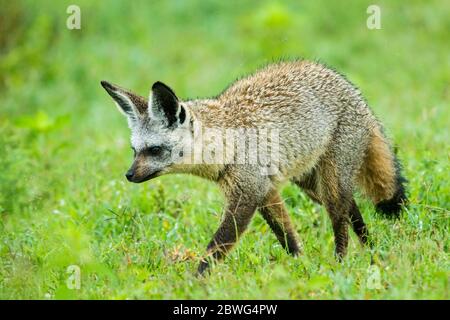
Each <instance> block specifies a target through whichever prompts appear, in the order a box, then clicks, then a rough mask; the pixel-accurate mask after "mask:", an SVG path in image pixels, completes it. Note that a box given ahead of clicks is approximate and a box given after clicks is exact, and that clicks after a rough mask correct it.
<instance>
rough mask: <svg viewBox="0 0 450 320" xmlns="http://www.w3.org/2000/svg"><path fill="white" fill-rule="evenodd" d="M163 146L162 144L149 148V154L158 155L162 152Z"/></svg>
mask: <svg viewBox="0 0 450 320" xmlns="http://www.w3.org/2000/svg"><path fill="white" fill-rule="evenodd" d="M161 151H162V147H160V146H152V147H150V148H148V149H147V154H148V155H150V156H157V155H159V154H160V153H161Z"/></svg>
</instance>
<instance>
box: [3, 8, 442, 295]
mask: <svg viewBox="0 0 450 320" xmlns="http://www.w3.org/2000/svg"><path fill="white" fill-rule="evenodd" d="M70 4H76V5H78V6H79V7H80V9H81V29H80V30H69V29H67V27H66V20H67V18H68V17H69V14H67V13H66V9H67V7H68V6H69V5H70ZM371 4H377V5H379V6H380V8H381V29H380V30H369V29H368V28H367V26H366V20H367V18H368V17H369V15H368V14H367V13H366V10H367V7H368V6H369V5H371ZM449 30H450V6H449V4H448V2H447V1H445V0H442V1H434V0H433V1H418V0H417V1H407V2H406V1H377V2H376V3H374V1H345V2H338V1H219V0H217V1H181V0H179V1H102V2H100V1H81V0H76V1H57V2H55V1H44V0H38V1H24V0H21V1H6V0H0V97H1V102H0V298H3V299H11V298H33V299H78V298H82V299H88V298H93V299H99V298H106V299H123V298H131V299H145V298H149V299H153V298H156V299H160V298H169V299H171V298H197V299H205V298H236V299H238V298H270V299H277V298H278V299H290V298H293V299H308V298H319V299H321V298H322V299H323V298H331V299H342V298H355V299H370V298H383V299H391V298H419V299H421V298H433V299H443V298H446V299H448V294H449V284H448V283H449V275H450V273H449V266H450V265H449V259H448V258H449V256H448V253H449V239H448V229H449V221H450V219H449V218H450V216H449V203H450V196H449V194H450V187H449V183H448V182H449V178H450V175H449V157H450V149H449V143H448V142H449V132H448V127H449V124H450V121H449V120H450V116H449V92H450V91H449V83H450V71H449V69H450V68H449V67H450V50H449V49H450V45H449V43H450V41H449V40H450V37H449ZM297 57H303V58H305V59H318V60H320V61H323V62H325V63H327V64H328V65H331V66H333V67H335V68H336V69H337V70H339V71H340V72H342V73H343V74H345V75H346V76H348V78H349V79H350V80H351V81H352V82H353V83H355V84H356V85H357V86H358V87H359V88H360V89H361V91H362V92H363V94H364V95H365V96H366V98H367V99H368V101H369V104H370V105H371V107H372V108H373V110H374V112H375V114H376V115H377V116H378V117H379V118H380V119H381V120H382V121H383V123H384V124H385V126H386V128H387V132H388V135H389V136H390V137H391V138H392V140H393V141H394V142H395V145H396V147H398V153H399V156H400V158H401V159H402V160H403V162H404V166H405V173H406V176H407V178H408V179H409V180H410V185H409V193H410V198H411V205H410V207H409V209H407V210H405V212H404V214H403V218H402V219H401V220H398V221H389V220H385V219H382V218H381V217H377V216H376V215H374V214H372V213H373V211H374V210H373V208H372V207H371V206H370V205H369V203H368V202H367V201H366V200H364V199H359V200H358V202H359V203H360V204H361V207H362V209H363V215H364V217H365V219H366V220H367V221H368V224H369V228H370V230H371V231H372V234H374V237H375V241H376V248H377V250H376V253H374V254H375V262H376V264H375V266H376V268H378V269H377V270H378V271H379V274H378V275H377V272H375V273H373V269H370V268H369V267H370V252H367V250H363V249H362V248H360V247H359V245H358V243H357V240H356V239H353V241H352V243H351V248H350V250H349V255H348V257H347V259H346V261H345V263H344V264H342V265H340V264H337V263H336V262H335V261H334V259H333V254H332V252H333V235H332V232H331V228H330V224H329V221H328V218H327V216H326V213H325V211H324V210H323V209H322V208H320V207H317V206H315V205H314V204H312V203H311V202H310V201H309V200H308V199H307V198H306V197H305V196H304V195H303V194H302V193H300V192H299V191H298V190H297V189H295V188H294V187H293V186H286V188H285V189H284V190H283V196H284V198H285V199H286V202H287V204H288V208H289V211H290V213H291V215H292V216H293V219H294V221H295V223H296V225H297V229H298V232H299V235H300V239H301V240H302V243H303V247H304V253H303V255H302V256H301V257H299V258H298V259H293V258H291V257H289V256H287V255H286V254H285V253H284V252H283V250H282V249H281V248H280V246H279V245H278V244H277V242H276V239H275V237H274V236H273V235H272V234H271V233H270V231H269V229H268V227H267V226H266V225H265V223H264V222H263V220H262V219H261V218H260V217H259V216H256V217H255V219H254V221H253V223H252V225H251V227H250V228H249V231H248V232H247V234H246V236H245V237H244V238H243V239H242V241H241V242H240V245H238V246H237V248H236V249H235V250H234V251H233V253H232V254H231V255H230V257H229V258H228V259H227V260H226V261H225V262H224V263H222V264H221V265H218V266H217V267H216V268H215V269H214V271H213V273H212V274H211V276H210V277H208V278H207V279H203V280H199V279H196V278H195V277H194V276H193V273H194V271H195V267H196V264H197V262H198V259H199V258H200V257H201V255H202V254H203V252H204V248H205V246H206V244H207V243H208V241H209V239H210V237H211V236H212V234H213V232H214V231H215V228H216V226H217V225H218V223H219V219H220V213H221V208H222V204H223V199H222V198H221V196H220V194H219V192H218V190H217V188H216V187H215V186H214V185H213V184H211V183H209V182H206V181H204V180H201V179H198V178H195V177H188V176H169V177H161V178H158V179H156V180H152V181H150V182H149V183H146V184H143V185H132V184H128V183H125V179H124V177H123V175H124V173H125V171H126V169H127V167H128V165H129V164H130V163H131V158H132V152H131V150H130V148H129V142H128V139H129V132H128V129H127V125H126V121H125V120H124V119H123V117H122V116H121V115H120V114H119V113H118V112H117V111H116V108H115V107H114V104H113V103H112V101H111V99H110V97H109V96H107V94H106V93H105V92H104V90H103V88H101V86H100V84H99V82H100V80H108V81H112V82H114V83H118V84H120V85H122V86H124V87H126V88H130V89H132V90H134V91H135V92H137V93H139V94H141V95H143V96H146V95H147V94H148V91H149V88H150V86H151V84H152V83H153V82H154V81H157V80H161V81H164V82H165V83H167V84H169V85H170V86H171V87H173V88H174V89H175V91H176V92H177V94H178V95H179V96H180V97H182V98H184V99H185V98H195V97H202V96H213V95H215V94H217V93H219V92H220V91H221V90H222V89H223V88H224V87H225V86H227V85H228V84H229V83H230V82H232V81H233V80H234V79H236V78H238V77H240V76H242V75H245V74H246V73H248V72H252V71H254V70H255V69H257V68H258V67H260V66H262V65H264V64H267V63H270V62H272V61H276V60H279V59H289V58H297ZM70 265H76V266H79V267H80V270H81V287H80V289H78V290H77V289H75V290H73V289H70V286H69V287H68V286H67V279H69V278H70V277H71V274H70V273H68V272H67V267H68V266H70ZM374 277H375V278H376V279H375V280H374ZM371 281H372V282H373V281H375V283H377V285H376V286H375V287H376V288H374V287H373V286H372V285H370V283H372V282H371Z"/></svg>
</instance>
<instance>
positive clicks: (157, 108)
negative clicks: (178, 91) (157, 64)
mask: <svg viewBox="0 0 450 320" xmlns="http://www.w3.org/2000/svg"><path fill="white" fill-rule="evenodd" d="M148 108H149V111H150V112H149V114H150V117H152V118H156V119H161V120H163V121H164V122H166V124H167V126H168V127H171V126H173V125H175V124H183V123H184V121H185V120H186V110H185V109H184V108H183V107H182V106H181V105H180V103H179V102H178V98H177V96H176V95H175V92H173V90H172V89H170V88H169V87H168V86H167V85H165V84H164V83H162V82H159V81H157V82H155V83H154V84H153V86H152V90H151V95H150V99H149V106H148Z"/></svg>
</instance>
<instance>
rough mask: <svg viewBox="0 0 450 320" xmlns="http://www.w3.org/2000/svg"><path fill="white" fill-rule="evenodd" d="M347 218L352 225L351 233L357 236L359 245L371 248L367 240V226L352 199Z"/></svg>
mask: <svg viewBox="0 0 450 320" xmlns="http://www.w3.org/2000/svg"><path fill="white" fill-rule="evenodd" d="M349 217H350V221H351V223H352V227H353V231H354V232H355V233H356V235H357V236H358V238H359V241H360V242H361V244H363V245H368V246H369V247H371V246H372V244H371V242H370V239H369V231H368V230H367V226H366V224H365V223H364V220H363V217H362V215H361V212H360V211H359V209H358V206H357V205H356V202H355V200H354V199H352V202H351V207H350V211H349Z"/></svg>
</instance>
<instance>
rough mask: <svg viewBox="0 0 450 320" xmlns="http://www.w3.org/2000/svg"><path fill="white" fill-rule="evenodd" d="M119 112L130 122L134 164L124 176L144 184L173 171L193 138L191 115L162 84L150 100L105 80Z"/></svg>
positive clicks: (157, 85) (155, 85) (156, 83)
mask: <svg viewBox="0 0 450 320" xmlns="http://www.w3.org/2000/svg"><path fill="white" fill-rule="evenodd" d="M101 85H102V86H103V88H104V89H105V90H106V91H107V92H108V94H109V95H110V96H111V97H112V98H113V99H114V101H115V103H116V105H117V107H118V109H119V111H121V113H123V114H124V115H125V116H126V117H127V119H128V126H129V127H130V129H131V148H132V149H133V152H134V161H133V164H132V165H131V167H130V169H129V170H128V171H127V173H126V174H125V176H126V178H127V179H128V181H130V182H135V183H141V182H144V181H147V180H149V179H152V178H155V177H157V176H160V175H162V174H165V173H170V172H174V171H175V168H176V166H177V164H178V163H180V162H182V161H183V157H185V156H186V154H185V152H183V151H184V149H185V148H184V147H185V146H186V145H188V144H189V143H190V140H191V139H192V121H191V114H190V112H189V111H188V109H187V107H186V106H185V105H184V104H183V103H182V102H180V101H179V100H178V98H177V96H176V95H175V93H174V92H173V90H172V89H170V88H169V87H168V86H166V85H165V84H163V83H162V82H155V83H154V84H153V86H152V88H151V91H150V97H149V99H148V101H147V99H145V98H143V97H141V96H139V95H136V94H134V93H132V92H130V91H128V90H125V89H123V88H121V87H119V86H116V85H113V84H111V83H109V82H106V81H102V82H101Z"/></svg>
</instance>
